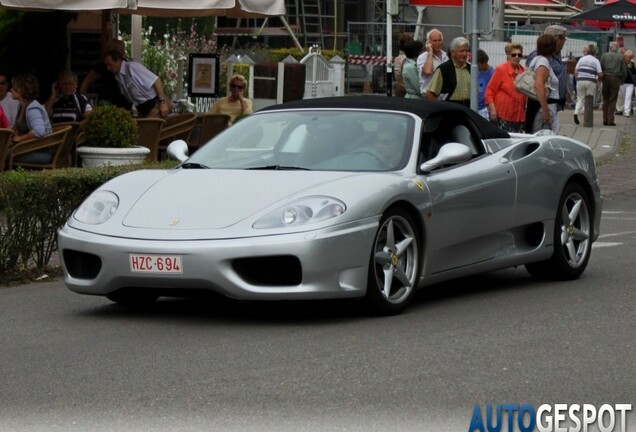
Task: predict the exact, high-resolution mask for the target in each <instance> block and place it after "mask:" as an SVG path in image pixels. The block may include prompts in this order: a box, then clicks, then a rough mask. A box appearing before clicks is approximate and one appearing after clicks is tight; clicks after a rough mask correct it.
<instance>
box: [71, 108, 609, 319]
mask: <svg viewBox="0 0 636 432" xmlns="http://www.w3.org/2000/svg"><path fill="white" fill-rule="evenodd" d="M169 153H170V155H171V156H172V157H175V158H177V159H179V160H181V161H182V163H181V164H180V165H179V166H178V167H177V168H176V169H169V170H140V171H135V172H132V173H129V174H125V175H122V176H119V177H117V178H115V179H113V180H111V181H109V182H107V183H106V184H104V185H103V186H101V187H100V188H99V189H98V190H97V191H95V192H94V193H93V194H92V195H91V196H90V197H88V198H87V199H86V200H85V201H84V202H83V203H82V205H81V206H80V207H79V208H78V209H77V210H76V211H75V212H74V214H73V215H72V216H71V217H70V218H69V219H68V221H67V223H66V225H65V226H64V227H63V228H62V229H61V230H60V231H59V251H60V256H61V258H62V263H63V267H64V271H65V282H66V284H67V285H68V287H69V288H70V289H71V290H73V291H76V292H78V293H83V294H93V295H102V296H106V297H108V298H109V299H111V300H113V301H115V302H120V303H140V302H149V301H154V300H156V299H157V298H158V297H159V296H175V295H177V296H178V295H184V294H189V293H192V292H196V291H197V290H210V291H214V292H216V293H220V294H223V295H226V296H228V297H232V298H237V299H251V300H281V299H323V298H352V297H361V298H363V299H364V300H365V301H367V302H368V304H369V305H370V306H371V307H372V308H373V309H374V310H375V311H376V312H377V313H380V314H392V313H398V312H400V311H402V310H403V309H404V308H405V307H406V306H407V305H408V303H409V301H410V300H411V299H412V298H413V294H414V291H415V290H416V288H421V287H424V286H427V285H430V284H433V283H436V282H440V281H444V280H448V279H451V278H457V277H461V276H466V275H470V274H475V273H479V272H486V271H491V270H496V269H502V268H505V267H511V266H518V265H525V267H526V268H527V270H528V271H529V272H530V274H531V275H533V276H537V277H541V278H551V279H558V280H567V279H573V278H576V277H578V276H579V275H580V274H581V273H582V272H583V271H584V270H585V268H586V266H587V263H588V260H589V258H590V253H591V246H592V242H593V241H594V240H596V239H597V237H598V236H599V224H600V219H601V206H602V199H601V195H600V189H599V184H598V180H597V177H596V171H595V166H594V158H593V156H592V153H591V151H590V149H589V147H587V146H586V145H585V144H583V143H580V142H577V141H575V140H573V139H570V138H566V137H563V136H558V135H548V134H537V135H514V136H510V135H509V134H508V133H507V132H504V131H502V130H500V129H498V128H497V127H495V126H493V125H492V124H490V123H488V122H487V121H486V120H484V119H482V118H481V117H479V116H478V115H477V114H476V113H474V112H473V111H470V110H468V109H466V108H464V107H463V106H460V105H457V104H452V103H447V102H425V101H420V100H408V99H401V98H387V97H374V96H369V97H360V96H358V97H339V98H323V99H314V100H303V101H295V102H290V103H287V104H282V105H278V106H273V107H268V108H266V109H264V110H261V111H259V112H257V113H255V114H253V115H251V116H249V117H246V118H244V119H242V120H240V122H238V123H237V124H235V125H234V126H232V127H230V128H229V129H227V130H225V131H224V132H222V133H221V134H220V135H217V136H216V137H215V138H213V139H212V140H211V141H210V142H208V143H207V144H206V145H204V146H203V147H201V148H200V149H199V150H198V151H196V152H195V153H194V154H193V155H192V156H190V157H189V158H188V157H187V146H186V143H185V142H184V141H176V142H174V143H172V144H171V145H170V148H169Z"/></svg>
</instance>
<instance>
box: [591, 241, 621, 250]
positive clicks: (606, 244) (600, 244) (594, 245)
mask: <svg viewBox="0 0 636 432" xmlns="http://www.w3.org/2000/svg"><path fill="white" fill-rule="evenodd" d="M622 244H623V243H618V242H617V243H613V242H599V241H597V242H594V243H592V249H596V248H602V247H612V246H620V245H622Z"/></svg>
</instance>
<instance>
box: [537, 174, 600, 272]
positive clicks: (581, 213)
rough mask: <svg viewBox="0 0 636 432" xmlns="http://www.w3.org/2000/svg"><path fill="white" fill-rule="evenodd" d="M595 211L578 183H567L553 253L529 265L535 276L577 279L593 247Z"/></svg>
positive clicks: (558, 215)
mask: <svg viewBox="0 0 636 432" xmlns="http://www.w3.org/2000/svg"><path fill="white" fill-rule="evenodd" d="M593 226H594V224H593V220H592V212H591V207H590V203H589V198H588V195H587V193H586V192H585V190H584V189H583V187H582V186H581V185H579V184H577V183H569V184H568V185H566V186H565V189H564V190H563V193H562V194H561V199H560V200H559V207H558V208H557V215H556V221H555V227H554V253H553V254H552V257H551V258H550V259H548V260H545V261H540V262H536V263H531V264H526V269H527V270H528V272H529V273H530V274H531V275H532V276H533V277H536V278H541V279H551V280H572V279H576V278H578V277H579V276H580V275H581V274H582V273H583V271H585V268H586V267H587V263H588V261H589V259H590V253H591V250H592V241H591V237H592V229H593V228H592V227H593Z"/></svg>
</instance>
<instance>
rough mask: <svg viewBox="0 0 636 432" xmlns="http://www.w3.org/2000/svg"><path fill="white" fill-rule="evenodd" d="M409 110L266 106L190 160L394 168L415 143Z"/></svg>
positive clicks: (221, 164)
mask: <svg viewBox="0 0 636 432" xmlns="http://www.w3.org/2000/svg"><path fill="white" fill-rule="evenodd" d="M413 129H414V119H413V118H412V117H410V116H408V115H406V114H399V113H390V112H374V111H347V110H297V111H268V112H263V113H258V114H254V115H251V116H248V117H245V118H244V119H242V120H241V121H239V122H238V123H236V124H235V125H233V126H232V127H230V128H229V129H227V130H226V131H224V132H223V133H222V134H220V135H218V136H217V137H215V138H214V139H212V140H211V141H209V142H208V143H207V144H206V145H204V146H203V147H201V148H200V149H199V150H198V151H197V152H196V153H195V154H193V155H192V157H190V158H189V159H188V160H187V163H188V164H199V165H201V166H206V167H210V168H225V169H262V170H267V169H271V170H317V171H391V170H397V169H401V168H403V167H404V166H405V165H406V163H407V161H408V157H409V155H410V153H411V148H412V145H413Z"/></svg>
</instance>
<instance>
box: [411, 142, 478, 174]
mask: <svg viewBox="0 0 636 432" xmlns="http://www.w3.org/2000/svg"><path fill="white" fill-rule="evenodd" d="M472 157H473V151H472V150H471V149H470V147H468V146H467V145H465V144H461V143H456V142H451V143H448V144H444V145H443V146H442V147H441V148H440V149H439V152H437V156H435V157H434V158H432V159H430V160H427V161H426V162H424V163H422V165H420V170H422V172H424V173H429V172H431V171H433V170H434V169H435V168H439V167H440V166H442V165H448V164H457V163H461V162H467V161H469V160H470V159H471V158H472Z"/></svg>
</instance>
